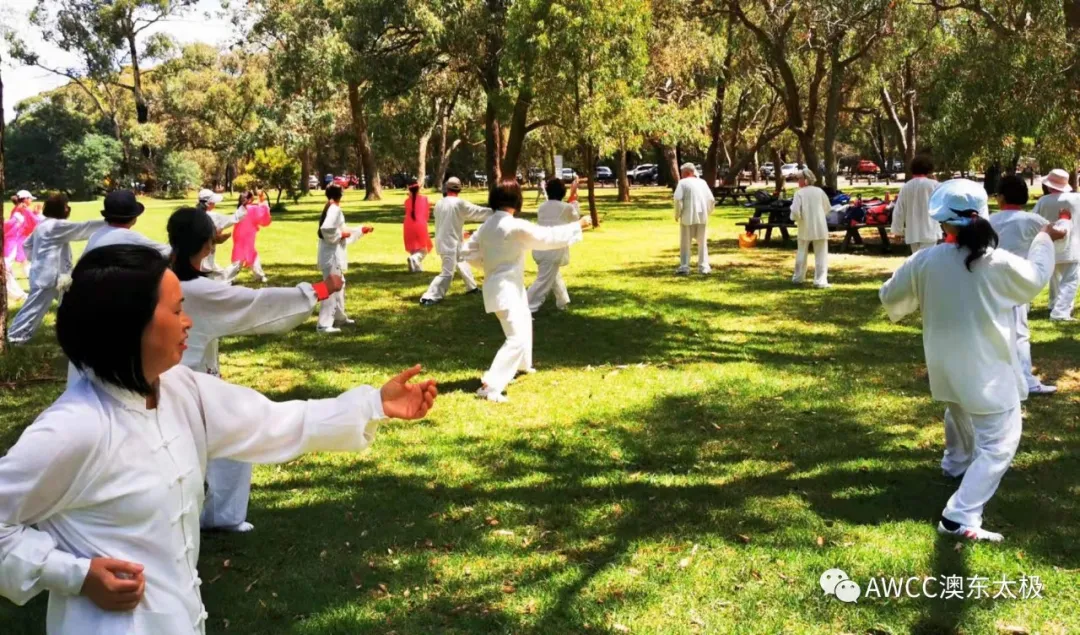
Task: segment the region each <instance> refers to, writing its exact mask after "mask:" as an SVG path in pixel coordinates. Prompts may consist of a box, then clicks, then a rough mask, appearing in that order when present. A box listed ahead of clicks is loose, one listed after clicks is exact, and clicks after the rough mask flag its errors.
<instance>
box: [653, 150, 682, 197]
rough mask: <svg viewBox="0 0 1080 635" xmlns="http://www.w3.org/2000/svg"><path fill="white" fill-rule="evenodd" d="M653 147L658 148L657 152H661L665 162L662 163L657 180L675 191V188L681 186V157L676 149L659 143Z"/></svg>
mask: <svg viewBox="0 0 1080 635" xmlns="http://www.w3.org/2000/svg"><path fill="white" fill-rule="evenodd" d="M653 145H655V146H656V148H657V150H659V151H660V156H662V157H663V160H662V161H660V168H659V170H657V174H658V176H657V180H658V181H660V182H661V184H663V185H667V186H668V187H670V188H671V189H673V190H674V189H675V186H676V185H678V184H679V157H678V155H677V154H676V152H675V148H674V147H672V146H669V145H665V144H663V143H660V142H659V141H656V142H654V143H653Z"/></svg>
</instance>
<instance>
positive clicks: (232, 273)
mask: <svg viewBox="0 0 1080 635" xmlns="http://www.w3.org/2000/svg"><path fill="white" fill-rule="evenodd" d="M243 269H244V263H243V262H239V261H238V262H234V263H232V264H231V265H229V266H228V267H226V268H225V273H224V274H222V275H223V276H224V278H225V281H226V282H232V281H233V280H236V278H237V277H238V276H239V275H240V272H241V271H242V270H243ZM251 273H252V274H253V275H254V276H255V279H256V280H258V281H259V282H266V272H265V271H263V268H262V262H261V261H260V260H259V257H258V256H255V262H253V263H251Z"/></svg>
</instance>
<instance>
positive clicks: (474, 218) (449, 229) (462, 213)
mask: <svg viewBox="0 0 1080 635" xmlns="http://www.w3.org/2000/svg"><path fill="white" fill-rule="evenodd" d="M490 217H491V210H490V209H489V208H487V207H480V206H479V205H474V204H473V203H470V202H469V201H466V200H465V199H463V198H461V197H459V196H454V195H447V196H444V197H443V198H442V199H440V200H439V202H438V203H436V204H435V251H436V252H437V253H438V254H439V258H440V259H441V260H442V271H440V272H439V275H437V276H435V279H434V280H432V281H431V284H430V285H428V288H427V291H425V292H424V295H423V296H421V298H420V299H422V300H432V301H435V302H438V301H439V300H442V299H443V298H445V297H446V292H447V291H449V290H450V283H451V282H452V281H453V280H454V270H455V269H456V270H457V271H459V272H460V273H461V279H462V280H464V281H465V289H466V290H468V291H472V290H473V289H475V288H476V279H475V278H474V277H473V272H472V267H470V266H469V263H467V262H464V261H462V260H461V258H459V257H458V249H459V248H460V246H461V240H462V238H461V233H462V232H463V231H464V230H465V223H466V222H475V223H482V222H484V221H486V220H487V219H488V218H490Z"/></svg>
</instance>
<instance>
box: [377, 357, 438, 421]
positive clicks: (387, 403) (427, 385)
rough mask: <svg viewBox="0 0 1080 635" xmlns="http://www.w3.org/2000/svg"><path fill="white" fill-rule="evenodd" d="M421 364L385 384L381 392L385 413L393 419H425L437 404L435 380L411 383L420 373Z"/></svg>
mask: <svg viewBox="0 0 1080 635" xmlns="http://www.w3.org/2000/svg"><path fill="white" fill-rule="evenodd" d="M420 370H421V369H420V364H417V365H416V366H413V367H412V368H409V369H407V370H404V371H402V372H401V374H399V375H397V376H396V377H394V378H392V379H391V380H390V381H388V382H386V384H384V385H383V387H382V389H381V390H380V391H379V394H380V395H381V396H382V405H383V413H384V414H385V415H386V416H387V417H390V418H393V419H423V418H424V417H425V416H427V413H428V410H431V407H432V406H433V405H434V404H435V397H436V396H437V395H438V394H439V390H438V388H436V386H435V380H433V379H429V380H427V381H421V382H417V383H412V384H410V383H409V380H411V379H412V378H413V377H416V376H417V375H419V374H420Z"/></svg>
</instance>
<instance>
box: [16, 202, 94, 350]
mask: <svg viewBox="0 0 1080 635" xmlns="http://www.w3.org/2000/svg"><path fill="white" fill-rule="evenodd" d="M44 214H45V219H44V220H42V221H41V222H40V223H38V224H37V226H36V227H34V233H33V234H31V235H30V238H29V239H28V240H27V243H26V244H27V246H28V247H29V249H28V251H29V253H30V259H31V261H32V262H33V263H34V266H33V267H31V268H30V297H28V298H27V299H26V302H25V303H24V304H23V306H22V309H20V310H19V312H18V313H16V314H15V319H14V320H12V322H11V329H10V330H9V331H8V341H9V342H11V343H12V344H25V343H26V342H29V341H30V338H32V337H34V333H36V332H37V330H38V327H40V326H41V323H42V321H43V320H44V319H45V314H46V313H48V312H49V307H51V306H52V303H53V300H55V299H57V298H58V297H60V295H61V292H62V289H60V288H58V285H59V284H60V283H61V281H62V279H63V278H66V277H67V274H68V272H70V271H71V242H72V241H75V240H86V239H87V238H90V235H91V234H93V233H94V232H95V231H97V230H98V229H100V228H101V227H103V226H104V225H105V223H104V221H99V220H94V221H83V222H79V223H77V222H74V221H69V220H67V218H68V217H69V216H71V208H70V207H69V206H68V200H67V197H66V196H64V195H63V194H56V195H54V196H50V197H49V200H47V201H45V210H44Z"/></svg>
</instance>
